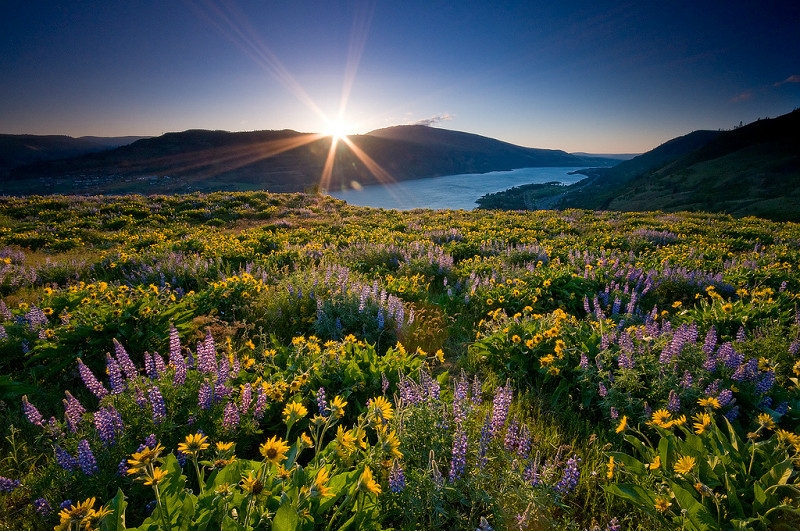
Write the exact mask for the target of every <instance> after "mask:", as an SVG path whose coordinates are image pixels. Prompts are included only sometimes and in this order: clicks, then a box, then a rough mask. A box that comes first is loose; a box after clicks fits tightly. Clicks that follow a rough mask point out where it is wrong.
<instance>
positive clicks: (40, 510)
mask: <svg viewBox="0 0 800 531" xmlns="http://www.w3.org/2000/svg"><path fill="white" fill-rule="evenodd" d="M33 507H34V509H36V513H37V514H38V515H39V516H41V517H47V516H50V515H51V514H52V513H53V506H52V505H50V502H48V501H47V500H46V499H45V498H36V499H35V500H33Z"/></svg>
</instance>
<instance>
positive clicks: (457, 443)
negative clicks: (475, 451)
mask: <svg viewBox="0 0 800 531" xmlns="http://www.w3.org/2000/svg"><path fill="white" fill-rule="evenodd" d="M466 467H467V431H466V430H465V429H464V427H463V426H462V425H460V424H459V425H458V426H457V427H456V433H455V434H454V435H453V457H452V460H451V461H450V476H449V479H450V483H454V482H455V481H456V480H458V479H460V478H461V476H463V475H464V470H466Z"/></svg>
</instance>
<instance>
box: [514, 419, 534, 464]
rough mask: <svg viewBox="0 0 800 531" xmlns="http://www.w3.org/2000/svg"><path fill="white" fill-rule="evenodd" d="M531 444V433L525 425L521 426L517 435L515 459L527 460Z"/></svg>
mask: <svg viewBox="0 0 800 531" xmlns="http://www.w3.org/2000/svg"><path fill="white" fill-rule="evenodd" d="M531 444H532V441H531V431H530V430H529V429H528V426H527V425H526V424H523V425H522V426H520V428H519V433H518V434H517V457H519V458H520V459H527V458H528V455H530V453H531Z"/></svg>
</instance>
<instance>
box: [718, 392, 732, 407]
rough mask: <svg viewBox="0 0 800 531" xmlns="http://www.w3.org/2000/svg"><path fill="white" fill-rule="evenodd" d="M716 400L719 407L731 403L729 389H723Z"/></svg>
mask: <svg viewBox="0 0 800 531" xmlns="http://www.w3.org/2000/svg"><path fill="white" fill-rule="evenodd" d="M717 400H719V405H720V406H721V407H725V406H727V405H728V404H730V403H731V400H733V391H731V390H730V389H723V390H722V391H720V393H719V396H718V397H717Z"/></svg>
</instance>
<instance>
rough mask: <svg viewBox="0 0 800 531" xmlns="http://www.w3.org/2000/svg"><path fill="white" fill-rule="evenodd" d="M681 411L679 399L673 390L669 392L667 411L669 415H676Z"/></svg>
mask: <svg viewBox="0 0 800 531" xmlns="http://www.w3.org/2000/svg"><path fill="white" fill-rule="evenodd" d="M680 409H681V399H680V397H679V396H678V393H676V392H675V390H674V389H670V391H669V400H668V401H667V411H669V412H670V413H677V412H678V411H680Z"/></svg>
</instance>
